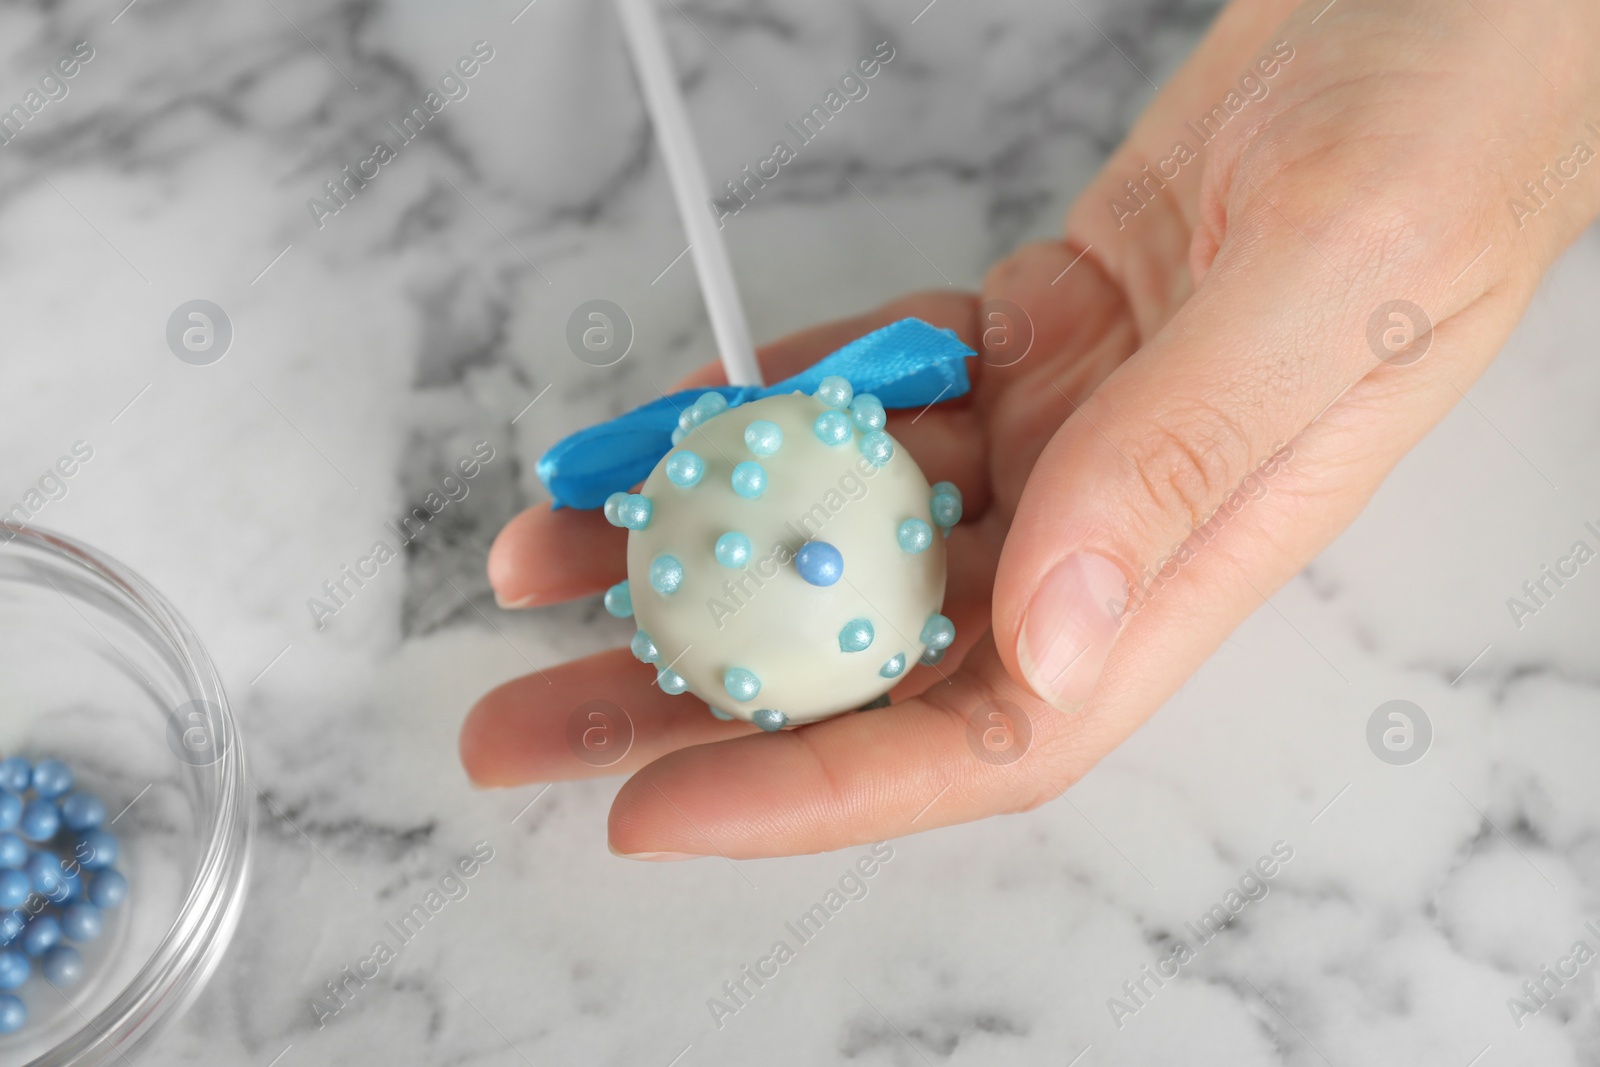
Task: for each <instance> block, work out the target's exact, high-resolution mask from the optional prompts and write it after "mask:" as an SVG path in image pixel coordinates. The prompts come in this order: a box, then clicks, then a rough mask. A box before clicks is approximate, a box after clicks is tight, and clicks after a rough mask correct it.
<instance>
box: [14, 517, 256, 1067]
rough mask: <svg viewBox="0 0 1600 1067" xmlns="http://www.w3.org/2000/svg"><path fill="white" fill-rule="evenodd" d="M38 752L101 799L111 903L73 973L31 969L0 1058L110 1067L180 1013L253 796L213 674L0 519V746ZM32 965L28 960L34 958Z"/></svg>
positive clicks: (233, 914) (218, 910)
mask: <svg viewBox="0 0 1600 1067" xmlns="http://www.w3.org/2000/svg"><path fill="white" fill-rule="evenodd" d="M11 755H22V756H26V757H28V758H30V759H39V758H42V757H45V756H55V757H57V758H59V759H61V760H63V761H65V762H66V763H67V765H68V766H69V767H71V768H72V770H73V772H74V774H75V775H76V777H77V782H78V787H79V788H83V789H87V790H89V791H91V792H93V793H94V794H96V795H97V796H99V797H100V799H101V800H103V801H104V802H105V805H106V819H107V824H108V828H109V829H110V830H111V831H112V832H113V833H115V834H116V835H117V837H118V839H119V841H120V843H121V848H120V856H119V859H118V862H117V866H118V868H119V869H120V870H121V871H122V872H123V873H124V874H125V875H126V876H127V879H128V896H127V899H126V901H124V902H123V904H122V906H121V907H120V908H118V909H116V910H115V911H108V912H107V913H106V928H105V932H104V933H103V934H102V935H101V936H100V937H99V938H98V939H96V940H95V941H92V942H90V943H88V944H87V945H82V946H79V947H80V949H81V950H82V951H83V955H84V959H85V963H86V967H85V976H84V980H83V981H82V982H81V983H79V984H78V985H77V986H74V987H73V988H71V989H69V990H64V991H63V990H58V989H56V988H55V987H54V986H52V985H49V984H48V983H46V982H45V980H44V979H43V978H42V977H41V976H40V975H39V974H38V968H37V966H35V968H34V974H33V975H32V977H30V978H29V979H28V982H27V984H26V985H25V986H23V987H22V988H21V989H19V990H17V991H16V992H17V995H18V996H20V997H21V998H22V1000H23V1002H24V1003H25V1004H26V1005H27V1008H28V1015H29V1018H28V1023H27V1025H25V1026H24V1027H23V1028H22V1029H21V1030H20V1031H18V1032H17V1033H15V1034H11V1035H9V1036H5V1037H0V1064H23V1063H27V1064H30V1065H34V1067H58V1065H64V1064H102V1063H112V1062H122V1063H126V1062H128V1057H130V1056H132V1055H133V1053H134V1051H135V1050H136V1049H138V1048H140V1047H141V1046H143V1045H144V1044H145V1043H147V1042H148V1041H149V1040H150V1039H151V1038H152V1037H154V1036H155V1035H156V1034H157V1033H159V1032H160V1031H161V1030H162V1029H163V1028H164V1027H165V1026H166V1025H168V1024H170V1023H171V1022H172V1021H173V1020H174V1019H176V1018H177V1017H178V1016H179V1015H181V1014H182V1012H183V1009H184V1008H186V1007H187V1006H188V1005H189V1003H190V1002H191V1001H193V999H194V998H195V997H196V996H197V995H198V994H199V992H200V990H201V988H202V987H203V986H204V985H205V982H206V979H207V978H209V977H210V975H211V972H212V971H213V970H214V969H215V967H216V965H217V962H218V961H219V960H220V958H221V956H222V953H223V951H224V949H226V947H227V944H228V940H229V938H230V937H231V936H232V934H233V930H234V927H235V926H236V925H237V923H238V920H239V913H240V910H241V909H242V907H243V904H244V892H245V883H246V878H247V874H248V866H249V854H250V847H249V846H250V835H251V829H252V821H253V811H254V806H253V804H252V803H251V797H250V792H251V790H250V786H249V785H248V782H247V779H246V774H245V762H244V752H243V748H242V746H241V744H240V738H239V735H238V732H237V730H236V729H235V726H234V722H233V717H232V715H231V714H230V713H229V711H228V701H227V697H226V696H225V695H224V694H223V691H222V684H221V681H220V679H218V677H217V672H216V669H215V668H214V667H213V666H212V664H211V659H210V657H209V656H207V655H206V652H205V649H204V648H202V647H201V646H200V642H199V641H198V640H197V639H196V637H195V635H194V633H193V631H191V630H190V629H189V626H188V624H187V623H185V622H184V621H183V619H182V618H181V617H180V616H179V615H178V613H177V612H176V611H174V610H173V608H172V605H170V604H168V603H167V601H166V600H165V599H163V598H162V596H161V594H159V593H157V592H156V591H155V590H154V589H153V588H151V587H150V585H149V584H148V583H146V582H145V581H144V580H143V579H142V578H140V577H139V576H138V575H137V574H134V573H133V572H132V571H130V570H128V568H126V567H124V566H123V565H122V564H121V563H118V562H117V561H116V560H114V559H111V558H109V557H108V556H105V555H104V554H102V553H100V552H97V551H95V550H94V549H91V548H89V547H87V546H85V545H82V544H79V543H78V542H76V541H73V540H70V539H69V538H66V537H62V536H60V535H58V534H54V533H51V532H49V531H47V530H42V529H40V528H38V527H36V526H27V525H21V524H18V523H14V522H10V521H3V522H0V756H11ZM35 962H37V961H35Z"/></svg>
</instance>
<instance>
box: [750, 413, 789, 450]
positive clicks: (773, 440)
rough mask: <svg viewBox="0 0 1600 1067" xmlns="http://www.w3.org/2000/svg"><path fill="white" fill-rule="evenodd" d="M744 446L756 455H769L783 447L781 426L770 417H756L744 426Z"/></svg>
mask: <svg viewBox="0 0 1600 1067" xmlns="http://www.w3.org/2000/svg"><path fill="white" fill-rule="evenodd" d="M744 446H745V447H746V448H748V449H749V450H750V451H752V452H754V453H755V454H756V455H758V456H771V455H774V454H776V453H777V451H778V449H780V448H782V447H783V428H782V427H780V426H779V425H778V424H777V423H775V422H772V421H771V420H770V419H757V420H756V421H755V422H752V423H751V424H750V425H749V426H746V427H745V428H744Z"/></svg>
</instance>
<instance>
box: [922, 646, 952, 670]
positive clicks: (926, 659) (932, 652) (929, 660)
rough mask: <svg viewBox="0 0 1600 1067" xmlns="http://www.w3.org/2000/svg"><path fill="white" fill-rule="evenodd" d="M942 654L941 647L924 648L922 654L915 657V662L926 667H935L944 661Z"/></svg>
mask: <svg viewBox="0 0 1600 1067" xmlns="http://www.w3.org/2000/svg"><path fill="white" fill-rule="evenodd" d="M944 655H945V650H944V649H942V648H929V649H924V650H923V653H922V655H921V656H918V657H917V662H918V663H921V664H923V665H924V666H927V667H937V666H938V665H939V664H941V663H943V662H944Z"/></svg>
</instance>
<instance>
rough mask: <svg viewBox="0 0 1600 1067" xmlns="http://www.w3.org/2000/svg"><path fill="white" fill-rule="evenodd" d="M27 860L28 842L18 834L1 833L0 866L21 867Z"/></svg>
mask: <svg viewBox="0 0 1600 1067" xmlns="http://www.w3.org/2000/svg"><path fill="white" fill-rule="evenodd" d="M27 862H28V845H27V842H25V841H23V840H22V838H20V837H18V836H17V835H16V834H10V833H6V834H0V867H21V866H22V865H23V864H24V863H27Z"/></svg>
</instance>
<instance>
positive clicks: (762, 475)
mask: <svg viewBox="0 0 1600 1067" xmlns="http://www.w3.org/2000/svg"><path fill="white" fill-rule="evenodd" d="M733 491H734V492H735V493H738V494H739V495H740V496H742V497H744V498H745V499H746V500H754V499H756V497H758V496H760V495H761V494H762V493H764V492H766V491H767V470H766V468H765V467H763V466H762V465H761V464H759V463H756V462H754V461H752V460H748V459H747V460H745V461H744V462H743V463H741V464H739V465H738V466H736V467H734V468H733Z"/></svg>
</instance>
